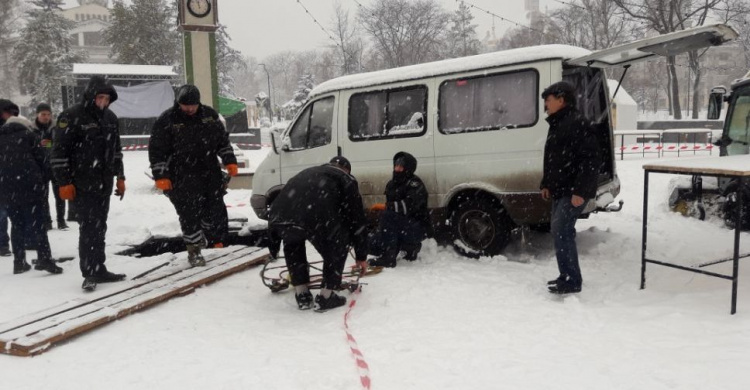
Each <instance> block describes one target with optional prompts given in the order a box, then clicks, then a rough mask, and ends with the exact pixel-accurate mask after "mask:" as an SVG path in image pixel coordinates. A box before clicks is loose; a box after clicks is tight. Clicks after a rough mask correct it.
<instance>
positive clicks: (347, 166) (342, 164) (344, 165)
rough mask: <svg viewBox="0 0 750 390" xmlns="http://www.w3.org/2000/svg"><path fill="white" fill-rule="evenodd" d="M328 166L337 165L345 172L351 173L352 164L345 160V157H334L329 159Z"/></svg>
mask: <svg viewBox="0 0 750 390" xmlns="http://www.w3.org/2000/svg"><path fill="white" fill-rule="evenodd" d="M328 163H329V164H333V165H338V166H339V167H341V168H344V169H346V170H347V171H349V172H351V171H352V164H351V163H350V162H349V160H347V159H346V157H343V156H336V157H334V158H332V159H331V161H329V162H328Z"/></svg>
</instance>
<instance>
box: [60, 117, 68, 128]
mask: <svg viewBox="0 0 750 390" xmlns="http://www.w3.org/2000/svg"><path fill="white" fill-rule="evenodd" d="M57 127H59V128H61V129H64V128H66V127H68V118H60V119H58V120H57Z"/></svg>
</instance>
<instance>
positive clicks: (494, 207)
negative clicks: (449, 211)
mask: <svg viewBox="0 0 750 390" xmlns="http://www.w3.org/2000/svg"><path fill="white" fill-rule="evenodd" d="M451 225H452V226H453V247H454V248H455V249H456V251H457V252H458V253H460V254H461V255H463V256H467V257H471V258H478V257H480V256H495V255H498V254H500V252H501V251H502V250H503V248H505V246H506V245H508V242H510V235H511V232H512V231H513V227H514V224H513V220H511V219H510V217H509V216H508V213H507V212H506V211H505V209H503V207H502V205H500V202H499V201H489V200H483V199H479V200H470V201H466V202H463V203H461V204H460V205H459V206H458V207H457V208H456V210H455V211H454V212H453V217H452V218H451Z"/></svg>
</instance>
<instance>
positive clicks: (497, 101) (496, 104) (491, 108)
mask: <svg viewBox="0 0 750 390" xmlns="http://www.w3.org/2000/svg"><path fill="white" fill-rule="evenodd" d="M538 89H539V74H538V73H537V71H536V70H533V69H527V70H522V71H516V72H511V73H502V74H490V75H482V76H477V77H470V78H460V79H453V80H447V81H445V82H443V83H442V84H441V85H440V101H439V106H440V112H439V115H438V128H439V130H440V132H442V133H445V134H454V133H466V132H475V131H487V130H501V129H510V128H519V127H530V126H533V125H534V124H536V122H537V119H538V117H539V114H538V111H539V109H538V106H539V104H538V99H539V91H538Z"/></svg>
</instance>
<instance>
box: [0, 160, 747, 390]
mask: <svg viewBox="0 0 750 390" xmlns="http://www.w3.org/2000/svg"><path fill="white" fill-rule="evenodd" d="M266 152H267V150H263V151H261V152H256V153H261V155H262V153H266ZM685 158H686V157H682V159H685ZM653 161H654V160H633V159H631V160H626V161H624V162H620V161H618V172H619V175H620V179H621V181H622V185H623V187H622V188H623V191H622V193H621V196H620V198H621V199H624V200H625V202H626V203H625V207H624V208H623V210H622V211H621V212H620V213H612V214H599V215H593V216H592V217H591V219H589V220H581V221H580V222H579V223H578V243H579V251H580V256H581V267H582V270H583V277H584V286H583V292H582V293H580V294H577V295H574V296H569V297H567V298H564V299H562V298H560V297H555V296H551V295H550V294H548V293H547V292H546V287H545V282H546V281H547V280H548V279H552V278H554V277H556V276H557V267H556V263H555V260H554V251H553V249H552V241H551V239H550V237H549V235H547V234H541V233H533V234H530V235H528V237H527V238H526V240H525V241H524V242H522V241H521V240H520V239H519V240H516V241H515V242H514V243H513V244H512V245H511V246H510V247H509V248H508V249H507V251H506V253H505V255H504V256H499V257H495V258H491V259H490V258H482V259H479V260H471V259H466V258H462V257H460V256H458V255H456V254H455V253H454V252H453V251H452V250H451V249H448V248H442V247H438V246H437V245H436V244H435V243H434V241H431V240H430V241H427V242H425V246H424V248H423V250H422V252H421V254H420V259H419V260H418V261H416V262H413V263H408V262H403V261H401V262H400V263H399V265H398V267H397V268H395V269H388V270H385V271H384V272H383V273H381V274H379V275H376V276H372V277H370V278H368V279H367V280H365V282H367V283H368V284H367V285H366V286H365V287H364V290H363V292H362V294H361V295H360V296H359V298H358V303H357V305H356V306H355V308H354V309H353V311H352V317H351V318H350V321H349V326H350V328H351V331H352V333H353V335H354V337H356V338H357V341H358V343H359V346H360V348H361V350H362V352H363V353H364V358H365V360H366V361H367V363H368V364H369V367H370V377H371V379H372V387H373V388H374V389H470V388H476V389H493V388H508V389H550V388H555V389H573V388H575V389H597V390H600V389H639V390H641V389H681V390H682V389H738V390H739V389H747V388H748V386H750V373H748V372H747V368H748V367H750V353H749V352H748V351H750V284H749V282H748V280H750V263H747V260H744V261H741V265H740V272H741V274H740V290H739V298H738V306H737V310H738V312H737V314H736V315H734V316H731V315H729V304H730V287H731V283H730V282H728V281H725V280H720V279H716V278H710V277H705V276H702V275H697V274H692V273H687V272H682V271H678V270H673V269H668V268H664V267H658V266H655V265H651V266H649V268H648V274H647V276H648V280H647V288H646V289H645V290H639V288H638V287H639V286H638V285H639V275H640V245H641V215H642V197H643V170H642V168H641V166H642V165H643V164H644V163H646V162H653ZM125 165H126V169H127V171H128V172H127V177H128V193H127V194H126V196H125V199H124V200H123V201H122V202H120V201H119V200H117V199H116V198H113V200H112V210H111V212H110V219H109V231H108V235H107V243H108V249H107V251H108V256H109V257H108V262H107V264H108V265H109V266H110V268H111V269H112V270H114V271H116V272H126V273H128V274H129V275H130V276H132V275H135V274H136V273H139V272H141V271H142V270H145V269H147V268H149V267H151V266H153V265H155V264H158V263H160V262H163V261H164V256H170V255H162V256H158V257H156V258H143V259H136V258H129V257H122V256H116V255H114V253H115V252H117V251H119V250H121V249H123V248H124V247H125V246H126V245H130V244H135V243H138V242H141V241H143V240H144V239H145V238H147V237H148V236H150V235H176V234H178V232H179V226H178V224H177V216H176V214H175V212H174V210H173V208H172V206H171V204H170V203H169V202H168V200H167V199H166V198H165V197H163V196H161V195H159V194H158V193H157V192H156V191H154V190H152V182H151V181H150V180H148V178H147V177H146V176H145V175H144V174H143V171H144V170H145V169H146V168H147V165H148V163H147V158H146V152H127V153H126V154H125ZM354 173H355V175H356V167H355V168H354ZM417 173H418V172H417ZM670 178H671V176H669V175H660V174H654V175H652V176H651V184H650V186H651V196H650V205H651V208H650V214H649V221H650V234H649V253H650V256H651V257H654V258H662V259H671V260H673V261H674V260H675V259H679V261H680V262H681V263H683V264H697V263H699V262H702V261H705V260H708V259H715V258H721V257H729V256H730V255H731V253H732V252H731V250H732V233H731V232H730V231H729V230H727V229H726V228H724V227H723V225H722V223H721V222H720V221H708V222H701V221H698V220H694V219H689V218H684V217H682V216H680V215H676V214H673V213H670V212H669V211H668V210H667V206H666V202H667V195H668V193H667V192H668V190H667V189H668V181H669V179H670ZM249 195H250V192H249V191H231V192H230V194H229V195H228V196H227V203H228V204H230V205H232V206H233V207H231V208H230V209H229V210H230V216H232V215H236V216H246V217H249V218H250V219H251V223H253V224H262V222H260V221H258V220H257V219H256V218H255V216H254V215H253V213H252V210H251V209H249V207H247V206H239V205H243V204H245V205H246V204H247V203H249V202H248V200H249ZM238 206H239V207H238ZM73 226H74V227H75V224H73ZM742 238H743V240H744V241H743V245H742V252H748V249H750V236H748V235H747V234H743V237H742ZM50 239H51V243H52V249H53V253H54V254H55V255H56V256H62V255H73V254H75V253H76V242H77V230H76V228H74V229H72V230H70V231H68V232H60V231H57V230H54V231H52V232H50ZM310 255H311V258H314V257H315V256H317V255H316V254H314V253H313V252H310ZM33 257H34V252H29V258H33ZM11 263H12V261H11V258H9V257H7V258H5V257H4V258H0V308H1V309H0V322H4V321H7V320H11V319H13V318H15V317H17V316H20V315H22V314H26V313H31V312H33V311H36V310H40V309H43V308H46V307H50V306H53V305H56V304H59V303H62V302H65V301H67V300H71V299H75V298H78V297H82V296H84V293H83V292H82V291H81V289H80V283H81V277H80V273H79V271H78V265H77V263H63V265H62V266H63V268H64V269H65V273H64V274H63V275H61V276H52V275H47V274H45V273H42V272H39V271H33V270H32V271H30V272H28V273H26V274H23V275H13V274H12V264H11ZM730 267H731V264H730V263H725V264H721V265H717V266H712V267H710V269H711V270H712V271H717V272H724V273H729V272H730ZM259 270H260V269H259V268H255V269H251V270H249V271H246V272H243V273H240V274H238V275H236V276H233V277H230V278H228V279H225V280H223V281H220V282H218V283H215V284H213V285H211V286H209V287H206V288H201V289H198V290H197V291H196V292H195V293H194V294H192V295H189V296H187V297H183V298H177V299H173V300H172V301H169V302H167V303H164V304H161V305H158V306H155V307H153V308H152V309H150V310H147V311H144V312H141V313H137V314H134V315H131V316H129V317H125V318H124V319H122V320H120V321H117V322H115V323H112V324H109V325H106V326H104V327H102V328H99V329H98V330H96V331H93V332H89V333H87V334H84V335H82V336H80V337H78V338H75V339H73V340H72V341H69V342H67V343H64V344H62V345H57V346H55V347H53V348H52V349H51V350H50V351H48V352H46V353H44V354H42V355H40V356H37V357H34V358H20V357H14V356H5V355H2V356H0V375H2V388H7V389H21V388H24V389H45V388H49V389H76V390H78V389H94V388H105V387H106V388H108V389H141V388H147V387H149V388H153V389H199V388H203V389H255V388H258V389H356V388H360V387H361V386H360V384H359V377H358V372H357V369H356V367H355V365H354V360H353V358H352V356H351V354H350V352H349V346H348V343H347V341H346V339H345V333H344V329H343V315H344V312H345V310H344V309H338V310H334V311H330V312H328V313H324V314H318V313H313V312H311V311H308V312H300V311H298V310H296V306H295V303H294V297H293V294H292V293H291V292H290V291H286V292H282V293H278V294H272V293H271V292H270V291H269V290H268V289H267V288H266V287H264V286H263V285H262V283H261V281H260V278H259V277H258V272H259ZM123 283H128V282H123ZM108 288H110V286H109V285H101V286H100V289H98V290H97V291H96V292H95V293H94V294H104V293H106V291H107V289H108Z"/></svg>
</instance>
